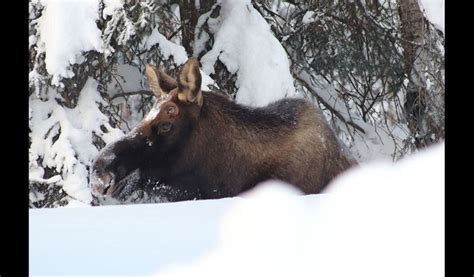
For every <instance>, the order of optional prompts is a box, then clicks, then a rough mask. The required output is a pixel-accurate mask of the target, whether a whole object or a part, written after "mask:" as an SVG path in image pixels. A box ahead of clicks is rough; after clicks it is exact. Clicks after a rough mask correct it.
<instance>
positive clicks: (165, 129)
mask: <svg viewBox="0 0 474 277" xmlns="http://www.w3.org/2000/svg"><path fill="white" fill-rule="evenodd" d="M171 126H172V124H171V123H169V122H164V123H161V124H160V132H162V133H166V132H169V131H170V130H171Z"/></svg>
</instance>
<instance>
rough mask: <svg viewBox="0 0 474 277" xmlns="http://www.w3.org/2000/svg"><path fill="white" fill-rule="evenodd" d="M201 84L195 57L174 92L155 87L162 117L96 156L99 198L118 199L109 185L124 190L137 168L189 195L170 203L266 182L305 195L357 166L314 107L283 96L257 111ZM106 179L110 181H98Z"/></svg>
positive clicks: (231, 193) (232, 193)
mask: <svg viewBox="0 0 474 277" xmlns="http://www.w3.org/2000/svg"><path fill="white" fill-rule="evenodd" d="M162 74H164V73H160V72H156V76H157V78H158V80H155V86H156V84H160V82H161V83H163V82H162V81H160V80H159V78H160V76H163V75H162ZM147 75H149V72H147ZM166 76H168V75H166ZM168 77H169V76H168ZM168 77H166V79H167V80H168V82H167V84H169V83H170V81H169V80H170V79H169V78H171V77H169V78H168ZM200 85H201V76H200V73H199V67H198V63H197V60H194V59H190V61H188V62H187V63H186V64H185V66H184V67H183V70H182V71H181V74H180V77H179V78H178V82H177V86H176V87H172V88H169V87H167V88H165V86H163V85H161V86H160V87H159V88H158V89H157V90H158V92H160V93H161V92H162V91H163V92H164V93H165V94H166V93H167V97H166V99H161V100H160V101H158V103H157V105H160V109H159V113H158V114H157V115H156V116H155V117H154V118H146V119H145V120H143V121H142V122H141V123H140V124H139V125H138V126H137V127H136V128H135V130H134V131H132V132H131V133H130V134H128V135H126V136H125V137H124V138H123V139H121V140H120V141H118V142H116V143H115V144H112V145H109V146H107V147H106V149H105V150H103V151H102V152H101V153H100V154H99V155H98V157H97V159H96V161H95V163H94V165H93V172H94V174H96V175H97V176H98V178H96V179H94V180H95V181H94V182H92V186H93V191H94V192H95V193H96V194H97V195H103V194H109V195H112V196H114V194H113V193H111V192H116V191H117V189H115V188H114V189H112V190H109V192H108V193H107V189H105V188H106V187H107V186H111V187H114V186H118V185H117V184H118V183H119V182H120V180H121V179H122V178H124V177H125V176H126V175H127V174H129V173H130V172H131V171H132V170H134V169H136V168H139V169H140V170H141V173H142V174H143V175H145V176H148V177H152V178H155V179H158V180H160V181H161V182H164V183H165V184H167V185H169V186H170V187H173V188H176V189H177V190H181V191H186V192H191V193H190V194H187V195H186V196H177V197H176V198H175V199H172V200H185V199H189V198H220V197H228V196H235V195H238V194H239V193H241V192H243V191H246V190H248V189H250V188H252V187H254V186H255V185H256V184H257V183H259V182H262V181H264V180H268V179H280V180H283V181H286V182H288V183H290V184H293V185H294V186H296V187H297V188H299V189H300V190H302V191H303V192H304V193H307V194H309V193H318V192H320V191H321V190H322V189H323V188H324V187H325V186H326V185H327V184H328V183H329V181H331V180H332V179H333V178H334V177H335V176H336V175H338V174H339V173H341V172H342V171H344V170H346V169H347V168H349V167H350V166H352V165H354V164H355V161H354V160H353V159H352V158H350V157H348V156H346V154H345V152H344V150H343V148H342V146H341V144H340V143H339V141H338V139H337V138H336V136H335V135H334V133H333V132H332V130H331V129H330V127H329V126H328V124H327V123H326V121H325V119H324V116H323V115H322V113H321V112H320V111H319V110H318V109H317V108H316V107H315V106H314V105H313V104H311V103H309V102H306V101H305V100H302V99H282V100H280V101H277V102H274V103H272V104H270V105H268V106H267V107H262V108H251V107H246V106H242V105H239V104H236V103H235V102H233V101H231V100H229V99H228V98H226V97H225V96H223V95H220V94H217V93H214V92H208V91H201V90H200ZM169 107H172V108H171V109H169ZM168 124H169V126H171V127H170V129H169V130H168V127H167V125H168ZM147 143H148V144H149V145H148V146H147ZM130 149H133V150H130ZM110 173H113V176H114V178H115V179H114V180H112V181H110V180H109V179H110V178H109V177H108V176H110ZM101 176H104V179H107V180H108V181H109V182H104V180H102V181H100V180H101V178H102V177H101ZM97 180H99V181H97ZM104 187H105V188H104Z"/></svg>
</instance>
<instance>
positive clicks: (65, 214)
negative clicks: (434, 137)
mask: <svg viewBox="0 0 474 277" xmlns="http://www.w3.org/2000/svg"><path fill="white" fill-rule="evenodd" d="M29 215H30V222H29V223H30V224H29V226H30V234H29V255H30V274H31V275H33V276H34V275H52V274H61V275H62V276H64V275H67V274H74V275H76V276H77V275H86V274H87V275H89V274H96V275H100V276H104V275H108V274H110V275H118V274H121V275H133V276H137V275H140V276H142V275H148V276H149V275H156V276H204V275H205V276H444V144H441V145H437V146H435V147H432V148H431V149H430V150H426V151H422V152H420V153H417V154H415V155H413V156H408V157H406V158H404V159H402V160H401V161H400V162H398V163H396V164H395V165H393V164H391V163H388V162H387V163H374V164H367V165H363V166H360V167H359V168H354V169H353V170H350V171H349V172H347V173H346V174H344V175H342V176H341V177H339V178H337V179H336V180H334V182H333V183H332V184H331V185H330V186H329V189H327V190H326V193H324V194H319V195H307V196H301V195H299V193H298V192H297V191H296V190H295V189H293V188H290V187H288V186H286V185H284V184H282V183H280V182H268V183H267V184H263V185H261V186H259V187H258V188H257V189H255V190H253V191H251V192H249V193H248V194H245V195H243V196H242V197H234V198H226V199H219V200H202V201H186V202H178V203H161V204H142V205H128V206H103V207H85V208H56V209H31V210H30V211H29ZM89 276H90V275H89Z"/></svg>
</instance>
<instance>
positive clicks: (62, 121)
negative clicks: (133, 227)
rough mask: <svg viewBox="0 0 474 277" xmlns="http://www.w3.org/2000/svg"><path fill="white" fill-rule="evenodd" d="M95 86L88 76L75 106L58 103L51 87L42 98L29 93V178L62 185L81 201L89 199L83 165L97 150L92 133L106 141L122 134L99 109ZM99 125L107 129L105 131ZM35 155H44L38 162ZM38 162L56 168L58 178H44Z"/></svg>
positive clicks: (99, 100)
mask: <svg viewBox="0 0 474 277" xmlns="http://www.w3.org/2000/svg"><path fill="white" fill-rule="evenodd" d="M97 86H98V83H97V81H95V80H94V79H92V78H89V79H88V80H87V82H86V84H85V85H84V88H83V89H82V90H81V92H80V96H79V99H78V103H77V105H76V107H75V108H74V109H69V108H66V107H63V106H61V105H59V104H58V103H57V102H56V100H55V99H54V92H55V91H54V90H51V91H50V93H51V96H50V98H49V99H47V100H45V101H43V100H41V99H39V98H37V97H36V96H35V95H32V96H30V106H31V107H35V108H34V109H32V110H31V118H30V129H31V133H30V137H31V146H30V149H29V159H30V180H36V181H41V182H43V183H52V182H54V183H57V184H58V185H62V186H63V189H64V191H65V192H66V193H68V195H70V196H71V197H73V198H75V199H77V200H80V201H82V202H84V203H90V202H91V200H92V197H91V195H90V188H89V187H88V181H87V176H88V172H87V169H86V166H88V165H89V164H90V163H91V161H92V160H93V159H94V157H95V156H96V155H97V153H98V150H97V149H96V148H95V146H94V145H93V144H92V143H91V139H92V133H95V134H96V135H98V136H100V137H101V138H102V139H103V140H104V141H105V143H109V142H111V141H113V140H115V139H117V138H118V137H120V136H121V135H123V132H122V131H120V130H118V129H115V128H112V126H110V124H109V118H108V117H107V116H106V115H104V114H103V113H102V112H101V111H100V110H99V108H98V105H97V103H102V104H105V101H104V100H103V99H102V98H101V97H100V95H99V92H98V91H97ZM56 97H59V95H56ZM51 126H53V127H51ZM101 126H104V127H105V128H106V129H107V130H108V132H104V131H103V130H102V128H101ZM56 136H57V138H56ZM38 157H42V158H43V161H42V164H41V165H38V164H37V163H36V160H37V158H38ZM40 166H41V167H49V168H52V169H55V170H56V171H57V172H58V173H60V174H61V180H59V179H58V177H59V175H56V176H58V177H54V179H52V178H50V179H48V180H44V179H43V178H42V173H43V172H44V170H41V169H39V167H40Z"/></svg>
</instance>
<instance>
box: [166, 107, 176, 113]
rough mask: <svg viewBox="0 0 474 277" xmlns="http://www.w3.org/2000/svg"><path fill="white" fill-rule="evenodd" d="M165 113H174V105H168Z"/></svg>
mask: <svg viewBox="0 0 474 277" xmlns="http://www.w3.org/2000/svg"><path fill="white" fill-rule="evenodd" d="M166 113H167V114H171V113H174V106H169V107H168V108H167V109H166Z"/></svg>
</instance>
